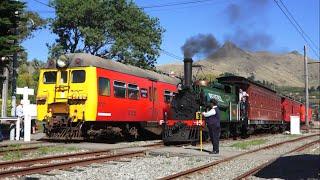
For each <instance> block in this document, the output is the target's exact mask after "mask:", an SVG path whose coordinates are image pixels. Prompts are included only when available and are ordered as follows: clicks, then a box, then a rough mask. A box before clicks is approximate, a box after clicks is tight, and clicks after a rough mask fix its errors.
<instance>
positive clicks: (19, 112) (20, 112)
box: [16, 101, 23, 118]
mask: <svg viewBox="0 0 320 180" xmlns="http://www.w3.org/2000/svg"><path fill="white" fill-rule="evenodd" d="M16 116H18V117H20V118H22V117H23V103H22V101H20V103H19V105H18V106H17V108H16Z"/></svg>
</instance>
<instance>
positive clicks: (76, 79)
mask: <svg viewBox="0 0 320 180" xmlns="http://www.w3.org/2000/svg"><path fill="white" fill-rule="evenodd" d="M85 80H86V72H85V71H84V70H75V71H72V82H73V83H83V82H84V81H85Z"/></svg>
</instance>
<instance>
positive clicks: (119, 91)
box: [113, 81, 126, 98]
mask: <svg viewBox="0 0 320 180" xmlns="http://www.w3.org/2000/svg"><path fill="white" fill-rule="evenodd" d="M113 91H114V92H113V94H114V97H118V98H125V97H126V83H123V82H119V81H114V83H113Z"/></svg>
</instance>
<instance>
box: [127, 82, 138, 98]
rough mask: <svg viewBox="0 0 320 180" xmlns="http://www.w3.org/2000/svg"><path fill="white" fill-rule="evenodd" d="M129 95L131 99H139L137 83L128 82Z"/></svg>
mask: <svg viewBox="0 0 320 180" xmlns="http://www.w3.org/2000/svg"><path fill="white" fill-rule="evenodd" d="M128 97H129V99H138V97H139V88H138V86H137V85H134V84H128Z"/></svg>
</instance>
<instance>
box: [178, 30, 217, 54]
mask: <svg viewBox="0 0 320 180" xmlns="http://www.w3.org/2000/svg"><path fill="white" fill-rule="evenodd" d="M219 47H220V45H219V42H218V41H217V39H216V38H215V37H214V36H213V35H212V34H198V35H196V36H192V37H190V38H189V39H187V41H186V42H185V43H184V45H183V46H182V47H181V49H182V51H183V54H184V57H185V58H192V57H193V56H194V55H195V54H201V55H203V56H209V55H211V54H212V53H213V52H214V51H215V50H216V49H217V48H219Z"/></svg>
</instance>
